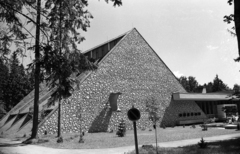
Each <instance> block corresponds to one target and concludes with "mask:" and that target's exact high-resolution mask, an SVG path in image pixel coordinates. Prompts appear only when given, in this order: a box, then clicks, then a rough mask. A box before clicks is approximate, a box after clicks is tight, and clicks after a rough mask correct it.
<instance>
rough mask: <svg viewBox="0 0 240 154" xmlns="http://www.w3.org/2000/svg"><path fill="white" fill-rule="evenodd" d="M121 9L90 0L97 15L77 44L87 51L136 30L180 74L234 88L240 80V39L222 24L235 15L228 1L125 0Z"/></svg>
mask: <svg viewBox="0 0 240 154" xmlns="http://www.w3.org/2000/svg"><path fill="white" fill-rule="evenodd" d="M122 3H123V5H122V6H121V7H113V5H112V3H111V2H109V4H106V2H105V0H89V6H88V10H89V11H90V12H91V14H92V15H93V16H94V18H93V19H92V20H91V27H90V28H89V29H88V31H87V32H81V34H82V35H83V36H85V38H86V40H85V41H84V42H83V43H81V44H80V45H78V47H79V49H80V50H82V51H85V50H87V49H89V48H92V47H94V46H96V45H98V44H101V43H103V42H105V41H107V40H108V39H111V38H114V37H116V36H118V35H121V34H123V33H125V32H127V31H129V30H131V29H132V28H134V27H135V28H136V29H137V30H138V31H139V32H140V33H141V34H142V36H143V37H144V38H145V39H146V41H147V42H148V43H149V44H150V46H151V47H152V48H153V49H154V51H155V52H156V53H157V54H158V55H159V56H160V58H161V59H162V60H163V61H164V62H165V64H166V65H167V66H168V67H169V68H170V69H171V71H172V72H173V73H174V74H175V75H176V76H177V77H180V76H193V77H195V78H196V80H197V81H198V83H199V84H204V83H208V82H212V81H213V79H214V78H215V76H216V75H218V77H219V78H220V79H221V80H222V81H223V82H224V83H226V84H227V85H228V86H229V87H230V88H232V87H233V85H234V84H235V83H237V84H240V72H239V70H240V63H236V62H234V60H233V59H234V58H236V57H238V49H237V38H236V37H234V36H232V35H231V34H230V33H229V32H228V31H227V29H230V28H231V27H232V26H233V25H228V24H227V23H225V22H223V17H224V15H229V14H231V13H233V6H229V5H228V3H227V0H211V1H209V0H148V1H146V0H122Z"/></svg>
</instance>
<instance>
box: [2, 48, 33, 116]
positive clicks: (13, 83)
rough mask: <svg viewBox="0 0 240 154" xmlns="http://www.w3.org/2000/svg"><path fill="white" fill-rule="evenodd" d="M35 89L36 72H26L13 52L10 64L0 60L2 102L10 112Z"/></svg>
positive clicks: (4, 107)
mask: <svg viewBox="0 0 240 154" xmlns="http://www.w3.org/2000/svg"><path fill="white" fill-rule="evenodd" d="M33 88H34V72H32V71H30V70H26V69H25V68H24V66H23V65H22V64H21V63H20V62H19V59H18V54H17V52H13V54H12V55H11V57H10V59H9V63H5V62H4V61H3V60H1V59H0V102H1V106H2V107H3V109H4V110H5V111H6V112H8V111H10V110H11V109H12V108H13V107H14V106H15V105H16V104H17V103H18V102H20V101H21V100H22V99H23V98H24V97H25V96H26V95H27V94H28V93H30V92H31V91H32V90H33Z"/></svg>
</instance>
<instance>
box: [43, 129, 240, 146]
mask: <svg viewBox="0 0 240 154" xmlns="http://www.w3.org/2000/svg"><path fill="white" fill-rule="evenodd" d="M235 133H238V132H236V131H235V130H225V129H217V128H210V129H208V131H202V129H201V128H199V127H197V128H195V129H193V128H190V127H185V128H183V127H175V128H167V129H162V128H158V142H167V141H175V140H183V139H193V138H199V140H200V138H201V137H210V136H217V135H225V134H235ZM40 138H42V139H48V140H49V142H47V143H42V144H40V145H42V146H47V147H53V148H67V149H71V148H73V149H76V148H80V149H86V148H95V149H96V148H111V147H121V146H131V145H132V146H134V136H133V131H132V130H130V131H127V135H126V136H125V137H117V136H116V132H114V133H87V134H85V136H84V140H85V142H84V143H82V144H79V143H78V140H79V134H77V133H74V134H63V139H64V142H63V143H60V144H57V143H56V140H57V138H56V134H55V135H46V136H41V137H40ZM154 142H155V134H154V131H148V130H145V131H141V130H138V143H139V145H143V144H151V143H154Z"/></svg>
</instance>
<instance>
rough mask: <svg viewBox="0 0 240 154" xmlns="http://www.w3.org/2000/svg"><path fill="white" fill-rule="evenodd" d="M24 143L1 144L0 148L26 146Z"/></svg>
mask: <svg viewBox="0 0 240 154" xmlns="http://www.w3.org/2000/svg"><path fill="white" fill-rule="evenodd" d="M25 145H26V144H23V143H0V147H17V146H25Z"/></svg>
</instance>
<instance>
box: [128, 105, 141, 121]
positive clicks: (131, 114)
mask: <svg viewBox="0 0 240 154" xmlns="http://www.w3.org/2000/svg"><path fill="white" fill-rule="evenodd" d="M127 115H128V119H129V120H131V121H137V120H139V119H140V117H141V114H140V111H139V110H138V109H136V108H131V109H130V110H128V113H127Z"/></svg>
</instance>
